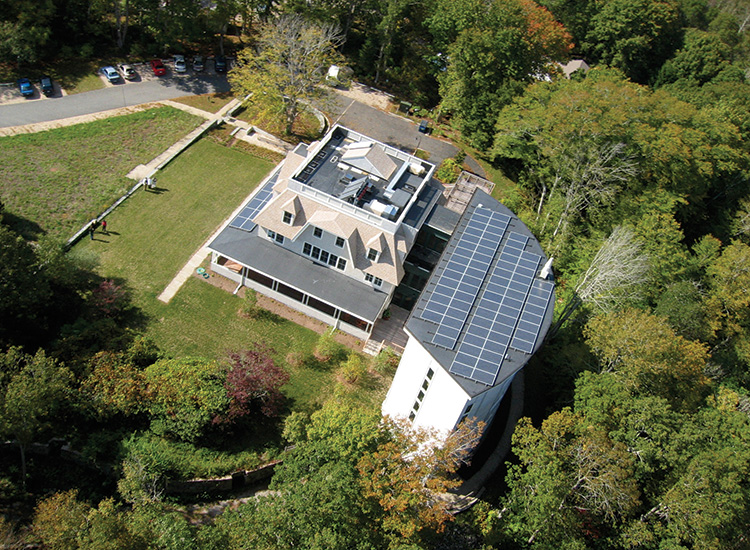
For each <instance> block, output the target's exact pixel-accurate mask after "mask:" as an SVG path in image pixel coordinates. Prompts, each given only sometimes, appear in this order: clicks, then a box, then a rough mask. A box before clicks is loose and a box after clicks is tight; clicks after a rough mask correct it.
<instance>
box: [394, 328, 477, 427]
mask: <svg viewBox="0 0 750 550" xmlns="http://www.w3.org/2000/svg"><path fill="white" fill-rule="evenodd" d="M429 369H432V370H433V372H434V374H433V377H432V379H431V380H430V385H429V387H428V388H427V391H425V395H424V398H423V399H422V403H421V405H420V407H419V411H417V415H416V417H415V418H414V422H413V424H414V425H415V426H423V427H427V428H434V429H436V430H439V431H441V432H443V433H444V434H447V432H449V431H450V430H452V429H453V428H454V427H455V426H456V423H457V422H458V421H459V419H460V418H461V413H462V412H463V410H464V407H465V405H466V403H467V402H468V401H469V396H468V394H467V393H466V392H465V391H464V390H463V388H461V386H459V385H458V383H457V382H456V381H455V380H454V379H453V377H452V376H451V375H450V374H448V372H447V371H446V370H445V369H443V368H442V367H441V366H440V365H439V364H438V363H437V361H435V360H434V359H433V358H432V356H431V355H430V354H429V353H427V351H426V350H425V349H424V348H423V347H422V346H421V344H420V343H419V342H418V341H417V340H416V339H415V338H411V337H410V338H409V341H408V343H407V344H406V349H405V350H404V354H403V356H402V357H401V361H400V362H399V364H398V369H397V370H396V374H395V376H394V377H393V382H392V383H391V387H390V389H389V390H388V395H386V398H385V400H384V401H383V406H382V412H383V414H384V415H389V416H392V417H394V418H399V417H400V418H408V417H409V414H410V412H411V411H412V407H413V406H414V403H415V401H417V397H418V395H419V392H420V391H422V384H423V382H424V381H425V379H426V377H427V372H428V371H429Z"/></svg>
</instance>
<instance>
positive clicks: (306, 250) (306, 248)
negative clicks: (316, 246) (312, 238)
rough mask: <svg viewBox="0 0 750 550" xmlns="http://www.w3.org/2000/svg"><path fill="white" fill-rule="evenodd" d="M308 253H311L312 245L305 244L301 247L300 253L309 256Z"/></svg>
mask: <svg viewBox="0 0 750 550" xmlns="http://www.w3.org/2000/svg"><path fill="white" fill-rule="evenodd" d="M310 252H312V245H311V244H310V243H305V244H304V246H303V247H302V253H303V254H304V255H305V256H309V255H310Z"/></svg>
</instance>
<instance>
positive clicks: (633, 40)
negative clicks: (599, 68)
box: [583, 0, 681, 84]
mask: <svg viewBox="0 0 750 550" xmlns="http://www.w3.org/2000/svg"><path fill="white" fill-rule="evenodd" d="M680 38H681V37H680V11H679V8H678V5H677V1H676V0H607V1H606V2H605V3H604V5H603V7H602V9H601V10H600V11H599V12H598V13H597V14H596V15H595V16H594V17H593V19H592V21H591V26H590V28H589V31H588V33H587V35H586V38H585V41H584V43H583V49H584V51H585V52H587V53H589V54H590V55H591V56H592V57H593V58H594V59H595V60H596V61H598V62H600V63H605V64H607V65H609V66H612V67H617V68H618V69H620V70H622V71H623V72H624V73H625V74H626V75H627V76H628V77H630V78H631V79H632V80H634V81H635V82H639V83H641V84H646V83H648V82H649V81H650V80H652V79H653V78H654V77H656V74H657V72H658V70H659V68H660V67H661V65H662V63H664V61H666V60H667V59H668V58H669V57H671V55H672V53H673V52H674V50H675V48H676V46H677V44H679V42H680Z"/></svg>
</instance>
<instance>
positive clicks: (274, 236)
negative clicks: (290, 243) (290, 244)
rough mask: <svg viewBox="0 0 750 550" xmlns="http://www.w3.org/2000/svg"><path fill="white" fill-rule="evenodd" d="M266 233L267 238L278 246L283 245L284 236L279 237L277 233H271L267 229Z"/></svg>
mask: <svg viewBox="0 0 750 550" xmlns="http://www.w3.org/2000/svg"><path fill="white" fill-rule="evenodd" d="M266 233H267V234H268V238H269V239H271V240H272V241H276V242H277V243H279V244H284V235H279V234H278V233H276V231H271V230H270V229H268V230H267V231H266Z"/></svg>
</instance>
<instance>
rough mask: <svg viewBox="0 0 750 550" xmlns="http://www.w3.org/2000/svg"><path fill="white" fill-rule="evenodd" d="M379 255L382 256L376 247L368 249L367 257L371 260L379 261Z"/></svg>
mask: <svg viewBox="0 0 750 550" xmlns="http://www.w3.org/2000/svg"><path fill="white" fill-rule="evenodd" d="M378 256H380V252H378V251H377V250H375V249H374V248H371V249H369V250H368V251H367V259H368V260H370V261H371V262H377V261H378Z"/></svg>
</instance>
